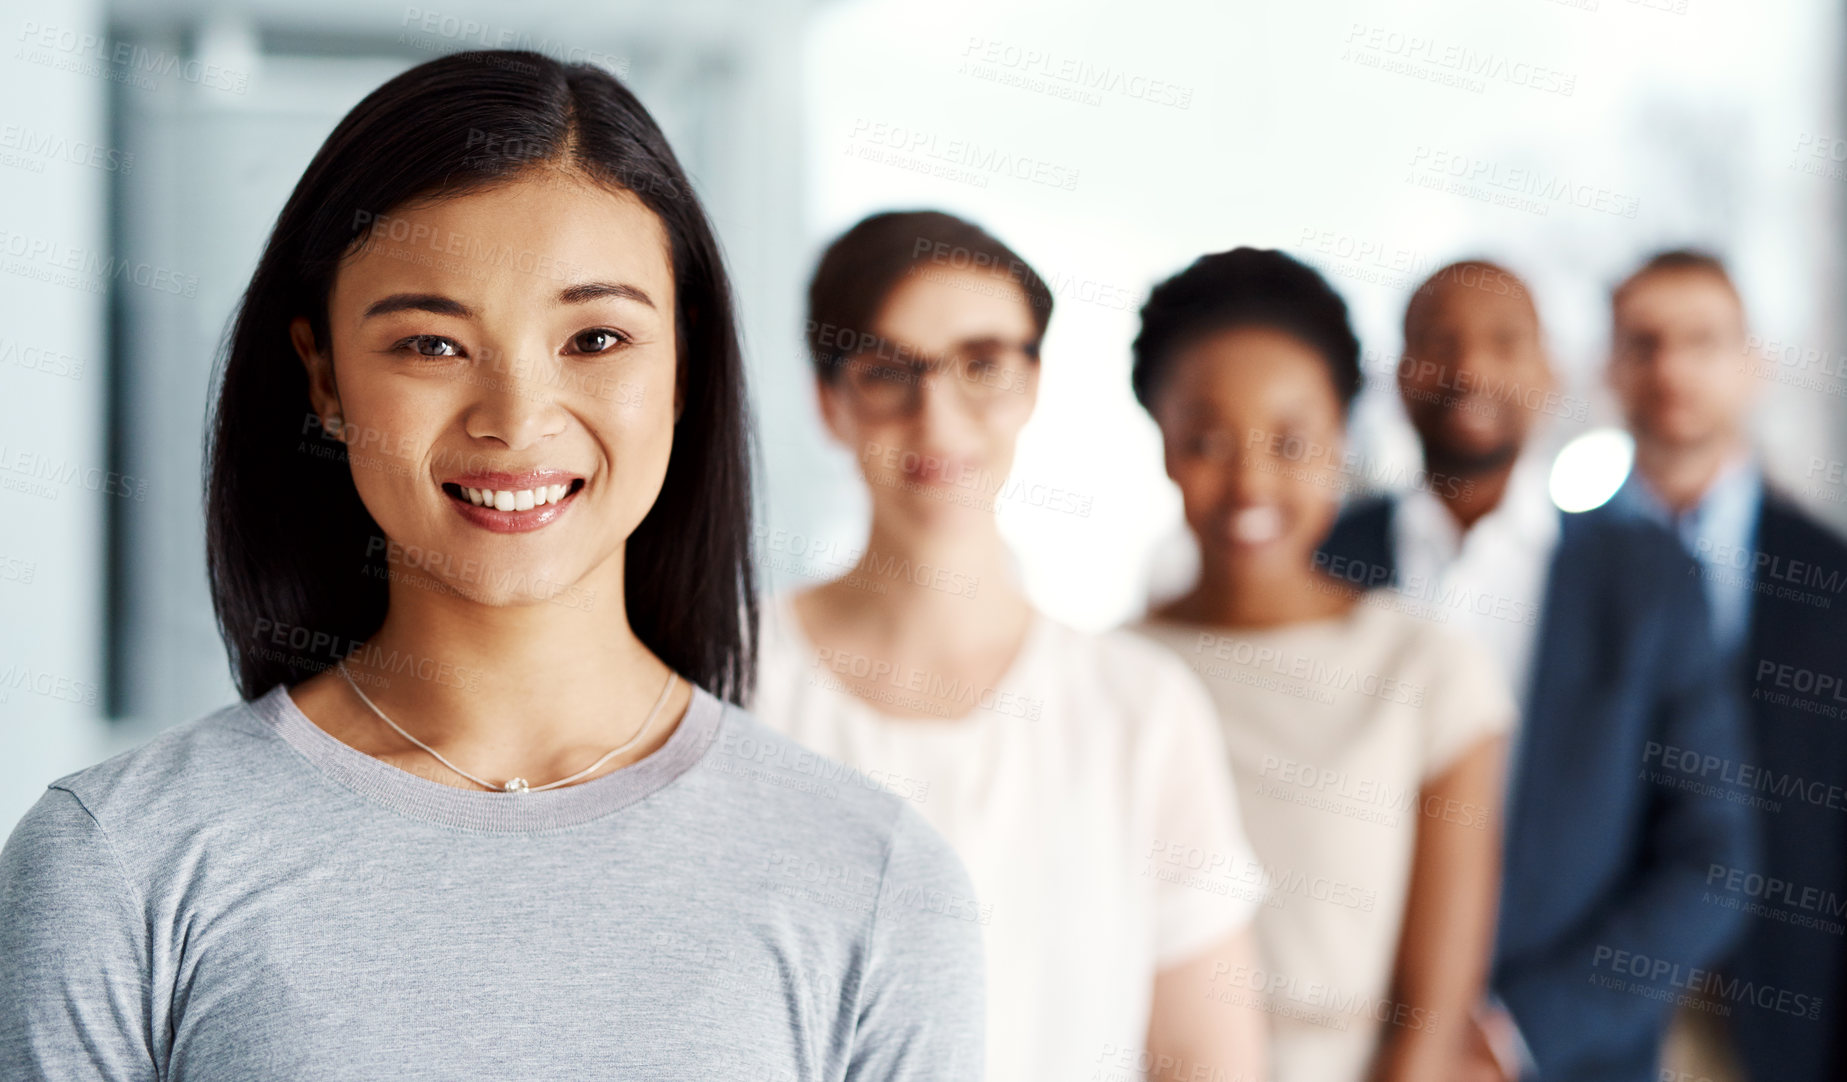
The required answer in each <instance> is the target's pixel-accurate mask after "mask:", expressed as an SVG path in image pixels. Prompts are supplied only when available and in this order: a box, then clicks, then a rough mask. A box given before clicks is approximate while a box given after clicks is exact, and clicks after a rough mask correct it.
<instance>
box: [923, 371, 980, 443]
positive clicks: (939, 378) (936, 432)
mask: <svg viewBox="0 0 1847 1082" xmlns="http://www.w3.org/2000/svg"><path fill="white" fill-rule="evenodd" d="M916 397H917V408H916V412H915V415H914V416H915V423H916V425H917V428H918V430H919V431H920V432H921V433H922V435H923V436H924V437H925V438H926V442H930V443H933V444H936V445H937V446H945V445H953V444H954V443H957V442H959V441H960V440H962V439H963V438H965V437H966V436H967V435H968V434H969V433H970V432H971V431H973V430H974V429H975V428H976V427H977V424H976V418H975V411H974V408H973V407H972V406H971V405H970V404H969V401H968V397H967V396H966V395H965V394H963V392H962V388H960V387H957V386H956V375H955V373H954V372H953V371H949V370H944V369H937V370H935V371H931V372H929V373H927V374H925V375H924V376H922V377H921V382H920V383H919V384H918V386H917V390H916Z"/></svg>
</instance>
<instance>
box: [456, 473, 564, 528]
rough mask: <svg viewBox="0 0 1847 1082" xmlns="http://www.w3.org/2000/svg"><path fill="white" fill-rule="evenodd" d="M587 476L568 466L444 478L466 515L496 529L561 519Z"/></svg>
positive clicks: (543, 524)
mask: <svg viewBox="0 0 1847 1082" xmlns="http://www.w3.org/2000/svg"><path fill="white" fill-rule="evenodd" d="M586 483H587V481H586V479H585V478H584V477H583V476H582V475H580V474H574V473H570V472H568V471H565V470H550V469H541V470H526V471H522V472H517V473H513V472H498V471H483V472H476V473H469V474H464V475H461V476H456V477H451V478H448V479H447V480H444V481H442V482H441V485H442V490H443V494H444V495H446V496H448V497H449V501H450V503H451V504H452V505H454V507H455V508H456V510H457V511H458V512H460V513H461V515H462V517H463V518H464V519H466V520H467V521H469V522H471V523H473V524H475V525H477V526H480V527H482V528H484V529H488V530H492V531H494V532H496V533H518V532H522V531H525V530H536V529H538V528H539V527H541V526H546V525H550V524H551V523H552V522H555V521H557V519H558V517H559V516H560V515H562V514H563V513H564V510H565V508H566V507H567V506H568V505H569V504H570V503H572V502H573V500H574V499H575V498H576V496H577V494H578V493H579V492H581V491H583V488H584V486H585V484H586Z"/></svg>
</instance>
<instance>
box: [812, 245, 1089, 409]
mask: <svg viewBox="0 0 1847 1082" xmlns="http://www.w3.org/2000/svg"><path fill="white" fill-rule="evenodd" d="M930 267H939V268H942V269H945V270H977V271H989V272H992V273H994V274H997V275H1001V276H1004V277H1006V278H1008V279H1009V280H1011V281H1013V282H1014V283H1016V284H1017V285H1019V287H1020V289H1021V290H1022V291H1023V292H1025V294H1026V304H1027V307H1028V308H1030V309H1031V311H1032V318H1033V325H1034V326H1035V327H1036V328H1037V331H1038V334H1039V336H1040V337H1044V336H1045V328H1046V326H1047V325H1048V324H1049V323H1051V321H1052V291H1051V289H1050V287H1048V286H1047V285H1046V284H1045V280H1044V279H1043V278H1040V277H1039V274H1038V272H1037V271H1035V270H1033V269H1032V267H1031V266H1030V265H1028V264H1027V262H1026V261H1025V260H1024V259H1021V258H1020V256H1019V254H1018V253H1016V252H1015V251H1014V250H1013V249H1012V248H1009V247H1007V246H1006V245H1005V244H1003V243H1001V242H1000V240H999V239H997V238H996V237H995V236H994V235H993V234H991V233H989V232H988V231H987V230H985V229H983V228H981V227H980V226H978V225H976V224H974V223H973V222H970V221H967V220H965V219H962V218H958V217H956V216H955V215H953V214H944V213H943V212H942V211H936V210H905V211H885V212H883V213H880V214H874V215H871V216H870V217H867V218H863V219H861V220H860V221H859V222H858V223H857V224H856V225H854V226H853V228H851V229H849V230H847V231H846V232H845V233H842V234H840V236H839V237H837V238H835V239H834V242H833V243H832V244H829V245H828V246H827V250H826V251H825V252H823V253H822V255H821V261H820V263H819V264H817V265H816V267H815V271H814V277H813V278H811V279H810V280H809V283H808V323H807V326H806V327H805V328H804V331H803V337H804V338H805V339H806V341H807V345H808V357H809V360H810V361H811V362H812V363H813V365H814V369H815V374H816V375H818V376H820V378H821V379H822V380H825V381H828V382H832V381H833V380H834V378H835V377H836V376H838V375H839V372H840V365H841V362H843V361H845V360H846V359H847V358H848V357H849V356H851V355H853V354H854V353H858V352H863V351H864V350H866V349H871V348H875V347H876V346H877V345H879V339H878V336H877V335H876V334H874V333H873V330H872V324H873V321H874V320H876V319H877V318H878V315H879V309H881V308H883V307H884V306H885V300H886V298H888V297H890V296H891V294H892V291H893V290H894V289H896V288H897V287H898V284H899V282H901V281H902V280H903V279H904V278H905V276H907V275H910V274H913V273H916V272H919V271H922V270H927V269H928V268H930Z"/></svg>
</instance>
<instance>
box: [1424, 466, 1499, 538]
mask: <svg viewBox="0 0 1847 1082" xmlns="http://www.w3.org/2000/svg"><path fill="white" fill-rule="evenodd" d="M1513 473H1514V462H1512V461H1510V462H1507V463H1506V464H1504V465H1500V466H1495V467H1493V468H1491V469H1487V470H1480V471H1477V472H1475V473H1472V474H1458V475H1457V476H1458V478H1459V479H1460V480H1461V482H1462V483H1461V484H1458V485H1445V486H1443V487H1441V488H1439V489H1437V490H1436V493H1435V494H1436V497H1437V499H1438V500H1440V501H1442V503H1443V506H1444V507H1446V508H1448V510H1449V513H1450V516H1451V517H1452V518H1454V519H1455V520H1456V524H1457V525H1458V526H1460V527H1462V529H1463V531H1464V532H1467V531H1468V529H1469V528H1470V527H1472V526H1474V525H1475V524H1476V523H1477V522H1479V521H1481V520H1482V518H1484V517H1485V516H1486V515H1487V514H1488V513H1489V512H1490V511H1493V510H1494V509H1495V508H1497V507H1499V506H1500V505H1501V500H1502V499H1504V498H1505V497H1506V495H1507V487H1508V485H1509V483H1510V482H1511V481H1512V480H1513Z"/></svg>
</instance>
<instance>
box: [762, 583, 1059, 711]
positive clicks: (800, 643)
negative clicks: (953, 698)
mask: <svg viewBox="0 0 1847 1082" xmlns="http://www.w3.org/2000/svg"><path fill="white" fill-rule="evenodd" d="M795 594H796V591H793V590H785V591H783V592H782V593H781V594H780V595H778V596H777V597H776V598H775V607H776V609H777V610H778V611H777V614H776V615H777V619H778V620H779V622H780V624H781V626H782V630H783V633H784V634H785V635H786V636H787V638H788V641H789V645H791V646H793V647H794V648H795V650H796V651H797V653H798V654H799V655H800V656H801V657H802V658H804V659H811V658H814V657H815V656H817V655H818V654H819V652H820V648H819V647H817V646H816V645H815V644H814V642H813V641H812V640H810V639H809V638H808V630H807V629H806V628H804V627H803V626H802V619H801V614H800V613H798V612H796V610H795ZM1030 611H1031V612H1032V621H1031V623H1030V624H1029V625H1028V626H1027V629H1026V637H1025V638H1024V639H1022V640H1021V642H1020V648H1019V650H1018V651H1016V652H1015V653H1014V655H1013V661H1012V662H1010V663H1009V664H1008V666H1007V670H1006V671H1005V672H1003V673H1002V674H1001V676H1000V679H998V680H996V681H994V686H993V687H992V688H990V689H989V690H991V691H993V692H994V693H995V695H996V696H999V695H1001V694H1003V693H1020V692H1021V688H1022V687H1023V686H1024V684H1025V682H1026V679H1027V677H1028V675H1029V674H1030V673H1031V672H1032V670H1033V669H1034V667H1036V666H1037V665H1038V661H1039V656H1040V654H1042V653H1043V652H1044V651H1045V650H1046V649H1047V643H1048V641H1049V640H1050V639H1051V637H1052V633H1053V632H1054V631H1055V630H1056V629H1057V624H1056V623H1055V621H1053V619H1052V618H1051V617H1050V616H1047V615H1046V614H1045V613H1043V612H1041V611H1040V610H1039V609H1038V608H1037V607H1036V606H1034V607H1032V608H1031V610H1030ZM820 690H821V691H822V693H824V694H827V695H832V696H834V697H835V698H836V699H839V700H842V701H844V702H845V703H847V704H848V706H850V707H851V708H852V709H854V710H857V711H859V712H860V713H862V714H864V715H866V716H868V717H871V718H874V719H876V720H878V721H880V722H882V723H888V724H891V725H914V726H916V727H917V728H918V729H919V730H927V731H929V732H934V733H951V732H962V731H965V730H968V729H972V728H973V727H974V726H976V725H977V724H979V723H980V722H981V721H983V720H985V719H986V718H987V717H988V716H990V715H993V714H995V713H996V711H993V710H988V709H984V708H983V707H982V706H981V705H980V704H979V703H977V704H976V705H974V706H973V707H971V708H969V711H968V713H966V714H963V715H961V716H960V717H954V718H930V717H918V716H916V715H912V714H889V713H886V712H885V711H884V710H881V709H879V706H878V704H877V703H874V702H869V701H867V700H865V699H862V698H860V697H859V696H858V695H855V694H853V693H852V692H850V691H846V690H844V688H834V687H827V686H825V685H823V686H821V687H820Z"/></svg>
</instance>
